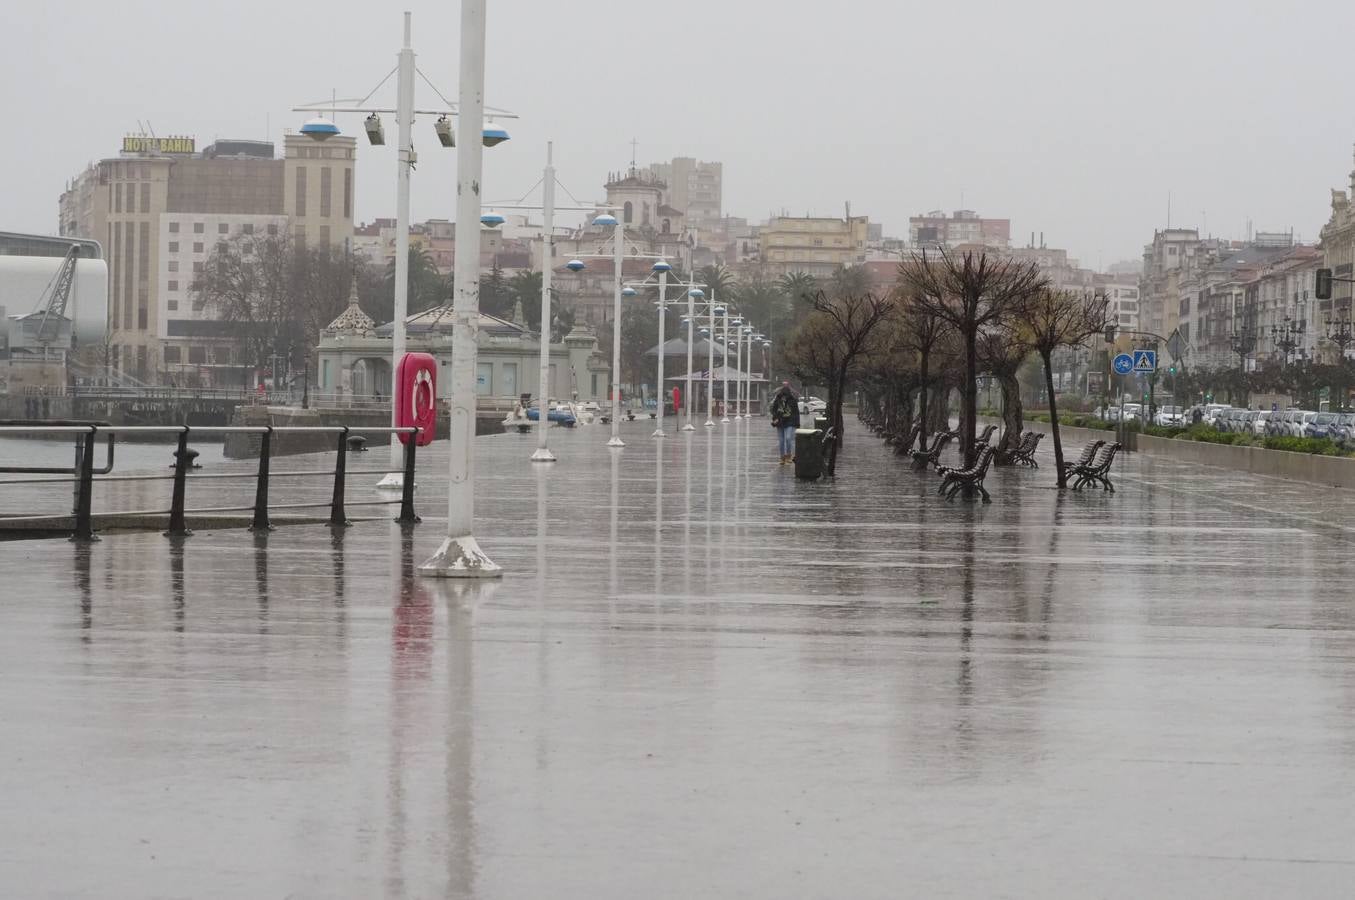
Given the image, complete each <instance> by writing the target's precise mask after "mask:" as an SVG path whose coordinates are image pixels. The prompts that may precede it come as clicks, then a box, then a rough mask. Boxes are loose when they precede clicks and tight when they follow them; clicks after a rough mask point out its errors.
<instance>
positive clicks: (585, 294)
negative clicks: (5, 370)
mask: <svg viewBox="0 0 1355 900" xmlns="http://www.w3.org/2000/svg"><path fill="white" fill-rule="evenodd" d="M357 163H358V160H357V154H356V142H355V140H354V139H353V138H351V137H336V138H333V139H331V140H328V141H326V142H325V143H324V144H317V143H316V142H314V141H311V140H308V139H306V138H304V137H302V136H300V135H294V134H288V135H286V136H285V137H284V139H283V142H282V147H281V154H280V155H279V153H278V148H277V147H276V146H275V145H274V144H273V143H270V142H264V141H245V140H218V141H215V142H213V143H212V144H210V145H208V146H206V147H203V148H201V149H199V148H198V147H197V146H196V142H195V141H194V139H193V138H191V137H172V138H164V139H147V138H145V137H142V136H128V137H127V138H126V139H125V140H124V141H123V144H122V148H121V150H120V152H118V153H116V154H114V155H110V156H108V157H107V158H104V159H101V160H99V161H97V162H95V163H92V164H91V165H90V166H88V167H87V168H86V169H85V170H84V171H82V172H79V173H77V174H76V175H75V176H74V177H72V178H71V180H70V181H69V182H68V184H67V185H66V187H65V190H64V191H62V193H61V194H60V198H59V203H58V211H59V216H58V222H59V227H58V231H59V234H60V235H61V236H62V237H67V238H81V239H87V240H91V241H97V242H98V243H99V244H100V245H101V248H102V256H103V258H104V259H105V260H106V264H107V270H108V317H107V318H108V321H107V335H106V337H105V343H106V345H107V347H106V356H107V357H108V363H109V364H110V365H111V366H112V367H113V368H115V369H118V370H121V371H125V372H128V373H131V374H134V375H135V376H136V377H137V378H138V379H141V380H142V381H144V382H146V383H155V382H156V380H157V373H163V372H167V371H169V370H171V369H174V368H176V367H177V368H179V369H180V370H182V369H183V368H184V367H191V368H193V369H195V370H197V378H198V379H199V380H200V381H203V382H206V383H223V384H224V383H245V382H246V381H247V380H248V377H247V370H248V369H249V367H250V366H251V365H252V364H253V361H252V360H250V359H247V358H245V356H244V355H243V354H242V352H241V350H240V348H239V347H238V346H237V342H236V341H235V340H234V337H233V330H232V328H231V326H230V323H228V322H224V321H222V317H221V314H220V311H219V310H216V309H214V308H213V307H212V306H211V305H209V304H205V303H204V302H203V301H202V300H201V298H200V297H199V296H198V295H197V294H195V292H194V290H193V284H194V279H195V278H196V277H197V276H200V275H201V274H202V272H203V269H204V266H205V264H206V262H207V260H208V259H209V257H210V254H211V253H212V251H213V249H214V248H215V247H217V246H218V244H219V243H220V242H222V241H225V240H228V239H230V238H231V237H233V236H236V235H240V234H246V235H248V234H256V235H269V236H272V235H286V236H288V237H289V238H290V239H291V240H292V241H294V242H297V243H300V244H309V245H311V246H327V247H332V248H335V249H336V250H341V251H342V252H344V253H351V254H352V255H353V256H354V257H355V258H358V259H361V260H365V261H366V262H367V263H370V264H371V265H372V266H373V267H375V268H377V269H378V270H384V269H385V268H386V267H388V266H389V265H390V263H391V261H392V260H393V258H394V254H395V246H396V240H395V237H396V236H395V220H394V219H393V218H389V217H378V218H374V219H372V220H371V221H363V222H355V220H354V202H353V198H354V185H355V182H356V178H357V174H358V173H357V168H358V165H357ZM724 178H725V171H724V166H723V164H722V163H720V162H718V161H701V160H696V159H693V158H690V157H677V158H674V159H671V160H668V161H664V162H656V163H651V164H649V165H637V164H635V163H632V164H631V165H630V166H628V167H626V168H625V169H622V170H619V171H616V172H612V173H609V174H607V175H606V177H605V178H604V179H603V181H602V185H601V186H602V188H603V194H604V198H605V199H604V200H603V201H602V202H601V203H600V204H599V206H600V207H601V206H603V205H605V206H606V207H609V208H614V209H616V210H619V211H620V216H619V217H620V218H621V220H622V222H623V223H624V224H625V225H626V227H627V233H628V236H629V237H630V239H631V240H632V241H634V242H635V243H637V244H638V245H640V246H643V247H644V248H645V249H646V252H648V253H649V254H653V255H663V256H666V257H668V258H670V259H671V260H672V261H673V263H674V265H675V266H678V267H679V268H680V269H682V270H684V271H689V272H690V271H696V270H697V269H699V268H701V267H703V266H719V267H723V268H724V269H725V270H727V271H728V272H729V274H730V276H731V278H732V279H733V281H734V282H741V281H745V280H748V279H759V278H760V279H775V278H778V277H781V276H785V275H789V274H792V273H803V274H805V275H808V276H811V277H813V278H815V279H820V280H823V279H827V278H828V277H830V276H831V275H832V274H833V273H834V272H835V271H837V270H839V269H842V268H845V267H861V268H863V269H864V270H865V273H866V283H867V284H868V285H869V286H870V288H871V289H872V290H876V291H887V290H889V289H890V288H891V287H892V285H893V284H894V281H895V274H896V268H897V265H898V263H899V261H900V260H902V259H904V258H907V257H909V256H910V255H912V254H913V253H915V252H918V251H921V250H929V249H930V250H936V249H939V248H945V249H946V250H948V251H954V252H966V251H970V250H980V249H981V250H983V251H986V252H989V253H997V254H1002V255H1006V256H1011V257H1015V258H1018V259H1021V260H1023V261H1034V262H1036V263H1037V264H1038V265H1039V266H1040V268H1041V269H1042V270H1043V271H1044V272H1045V274H1046V275H1047V276H1048V277H1049V279H1050V281H1051V283H1052V284H1053V285H1054V286H1055V287H1056V288H1059V289H1065V290H1073V291H1096V292H1104V293H1105V294H1106V296H1107V297H1108V298H1109V301H1110V310H1109V313H1110V319H1111V321H1113V322H1115V323H1116V324H1117V325H1118V326H1119V328H1120V329H1121V330H1122V331H1123V332H1143V333H1144V334H1145V335H1149V336H1151V335H1156V336H1159V337H1164V338H1165V337H1166V336H1168V335H1171V334H1174V333H1175V334H1179V336H1180V339H1181V341H1180V345H1179V346H1181V347H1182V348H1183V355H1184V360H1183V361H1184V363H1185V364H1186V365H1189V366H1202V367H1217V366H1223V365H1227V364H1229V363H1230V361H1235V359H1236V355H1237V352H1238V348H1239V345H1240V343H1241V344H1245V345H1246V346H1247V348H1248V352H1249V354H1250V356H1249V357H1248V361H1247V364H1248V365H1252V366H1254V365H1259V364H1261V363H1262V362H1263V361H1265V360H1266V359H1268V358H1271V357H1274V356H1276V355H1277V354H1280V353H1286V354H1290V353H1292V354H1293V355H1295V356H1298V357H1307V358H1313V359H1316V358H1319V357H1320V356H1321V355H1322V354H1323V353H1324V352H1330V349H1331V348H1330V347H1329V346H1328V342H1327V341H1325V336H1324V334H1323V325H1324V324H1325V322H1326V321H1327V319H1331V318H1334V319H1340V318H1343V317H1344V318H1348V317H1349V315H1350V306H1351V297H1350V286H1349V285H1344V284H1342V285H1341V286H1339V287H1338V289H1337V296H1336V297H1335V298H1334V299H1333V300H1331V301H1317V300H1316V299H1315V297H1314V291H1313V282H1314V277H1315V272H1316V270H1317V269H1318V268H1319V267H1321V266H1327V267H1330V268H1332V269H1334V270H1335V272H1336V274H1337V275H1338V276H1342V275H1344V276H1349V275H1350V274H1351V271H1352V264H1353V263H1355V211H1352V209H1351V193H1355V172H1352V174H1351V185H1350V191H1349V192H1348V191H1346V190H1336V191H1333V192H1332V200H1331V215H1330V219H1329V221H1328V222H1327V224H1326V225H1325V226H1324V227H1323V228H1322V231H1321V235H1320V240H1319V242H1318V243H1317V244H1302V243H1298V242H1296V241H1295V240H1294V237H1293V234H1292V232H1289V231H1284V232H1279V231H1276V232H1266V231H1257V232H1256V233H1254V234H1250V235H1248V236H1247V237H1246V238H1245V239H1243V240H1224V239H1221V238H1216V237H1212V236H1209V235H1207V234H1201V232H1200V231H1199V230H1198V229H1196V228H1184V227H1165V228H1162V229H1159V230H1156V231H1155V232H1154V233H1153V235H1152V238H1151V241H1150V242H1149V243H1148V244H1147V245H1146V246H1145V248H1144V251H1143V255H1142V259H1141V260H1139V261H1123V262H1117V263H1114V264H1112V265H1110V266H1109V267H1107V269H1106V270H1105V271H1096V270H1094V269H1091V268H1088V267H1086V266H1084V265H1082V263H1081V262H1080V261H1079V260H1077V259H1075V258H1072V257H1070V255H1069V254H1068V252H1067V251H1066V250H1063V249H1059V248H1057V247H1052V246H1049V245H1048V244H1047V242H1046V237H1045V235H1044V234H1043V233H1041V232H1038V231H1034V232H1031V233H1030V235H1029V237H1028V238H1027V239H1026V240H1024V241H1020V240H1017V241H1013V237H1012V225H1011V219H1010V218H996V217H987V216H984V215H980V214H979V213H978V212H976V211H974V210H969V209H961V210H954V211H945V210H929V211H926V212H923V213H919V214H918V215H916V216H913V217H911V218H910V219H909V221H908V222H907V230H906V232H905V231H902V229H901V228H900V229H899V233H898V234H897V235H896V234H895V233H893V230H892V229H886V227H885V225H884V224H883V223H880V222H876V221H872V220H871V218H870V216H869V214H868V212H862V213H854V212H853V211H852V208H851V204H849V203H844V210H843V215H842V216H826V217H825V216H820V217H814V216H791V215H785V214H780V215H769V216H768V217H766V218H765V219H764V220H763V221H761V222H753V221H751V220H750V219H749V218H747V217H744V216H737V215H732V214H730V213H729V212H728V211H727V210H726V208H725V205H724V199H723V198H724ZM586 221H587V220H586ZM453 231H454V223H453V222H452V221H450V220H448V219H429V220H427V221H425V222H420V223H417V224H414V225H412V226H411V228H410V235H409V240H410V247H411V249H413V250H414V251H415V252H417V253H420V254H424V255H426V258H427V260H428V261H429V263H430V264H431V266H432V267H433V268H434V269H436V271H437V272H438V273H439V274H441V275H444V276H445V275H447V274H448V273H450V272H451V271H452V270H453V268H454V267H455V265H456V262H457V252H456V250H457V248H456V243H455V240H454V238H453ZM481 237H482V240H481V245H480V247H479V248H477V249H478V253H477V259H478V265H479V266H480V267H481V268H482V269H483V270H485V271H491V270H498V271H500V272H501V273H502V274H503V276H504V277H509V278H511V277H512V276H514V275H516V274H518V273H524V272H532V271H535V270H537V269H539V268H540V260H541V244H542V233H541V225H540V223H539V222H538V221H533V220H532V219H531V218H530V217H529V216H526V215H522V214H520V213H516V212H511V211H505V214H504V222H503V224H502V225H501V226H499V227H497V228H484V229H482V231H481ZM553 238H554V240H553V250H554V256H553V263H552V267H553V274H552V277H553V284H554V287H555V289H556V290H557V291H558V296H559V298H560V302H561V303H562V304H563V305H564V306H565V307H566V308H567V309H569V310H570V311H571V312H572V314H573V316H574V319H573V321H574V322H575V323H576V324H578V325H581V326H584V327H587V328H591V329H597V328H600V327H606V326H607V325H608V324H609V323H610V320H611V316H612V314H613V273H612V264H611V261H610V260H607V259H597V260H593V261H592V262H591V264H590V265H589V266H588V268H587V269H586V270H584V271H581V272H574V271H571V270H570V269H568V268H566V267H564V265H563V263H564V262H565V261H567V260H569V259H570V258H573V257H575V256H578V255H586V254H597V253H598V251H599V250H604V251H605V247H606V246H607V245H608V243H609V241H610V236H609V232H607V231H606V230H604V229H601V228H597V227H593V226H590V225H587V224H585V225H582V226H579V227H571V228H563V229H557V231H556V234H555V235H554V236H553ZM627 266H628V271H627V275H628V276H629V275H632V274H633V275H636V276H637V277H642V276H643V274H644V271H645V270H646V269H647V264H645V263H643V262H642V261H641V260H638V259H637V260H636V261H635V272H633V273H632V272H630V271H629V267H630V263H628V264H627ZM11 302H13V301H11ZM339 304H340V306H342V302H341V299H340V300H339ZM28 311H29V310H28V309H23V308H12V309H10V310H8V311H7V312H8V314H9V315H11V316H13V315H15V314H22V313H26V312H28ZM526 324H529V325H530V324H536V323H526ZM1286 328H1289V329H1291V330H1292V331H1293V332H1294V333H1295V334H1297V335H1298V338H1297V342H1296V343H1297V345H1296V346H1294V347H1289V346H1288V344H1287V343H1286V342H1284V341H1280V340H1279V335H1280V333H1281V332H1282V331H1283V330H1284V329H1286ZM0 339H2V338H0ZM1277 341H1279V343H1277Z"/></svg>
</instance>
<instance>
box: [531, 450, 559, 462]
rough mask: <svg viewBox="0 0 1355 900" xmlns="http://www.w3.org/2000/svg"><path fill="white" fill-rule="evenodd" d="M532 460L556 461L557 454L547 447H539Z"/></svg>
mask: <svg viewBox="0 0 1355 900" xmlns="http://www.w3.org/2000/svg"><path fill="white" fill-rule="evenodd" d="M532 462H555V454H554V453H551V452H550V451H549V450H547V449H546V448H545V447H538V448H537V450H536V452H535V453H533V454H532Z"/></svg>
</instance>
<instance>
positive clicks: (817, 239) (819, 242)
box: [814, 238, 823, 247]
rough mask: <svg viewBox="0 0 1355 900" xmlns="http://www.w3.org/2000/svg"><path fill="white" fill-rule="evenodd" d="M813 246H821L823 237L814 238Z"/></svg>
mask: <svg viewBox="0 0 1355 900" xmlns="http://www.w3.org/2000/svg"><path fill="white" fill-rule="evenodd" d="M814 246H815V247H822V246H823V238H814Z"/></svg>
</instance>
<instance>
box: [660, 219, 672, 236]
mask: <svg viewBox="0 0 1355 900" xmlns="http://www.w3.org/2000/svg"><path fill="white" fill-rule="evenodd" d="M672 231H673V222H672V220H671V219H664V220H663V229H662V232H661V233H663V234H671V233H672Z"/></svg>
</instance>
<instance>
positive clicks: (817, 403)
mask: <svg viewBox="0 0 1355 900" xmlns="http://www.w3.org/2000/svg"><path fill="white" fill-rule="evenodd" d="M805 406H807V407H808V408H809V411H810V412H812V413H821V412H825V411H826V410H827V409H828V401H827V400H820V399H819V398H818V397H806V398H805Z"/></svg>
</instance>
